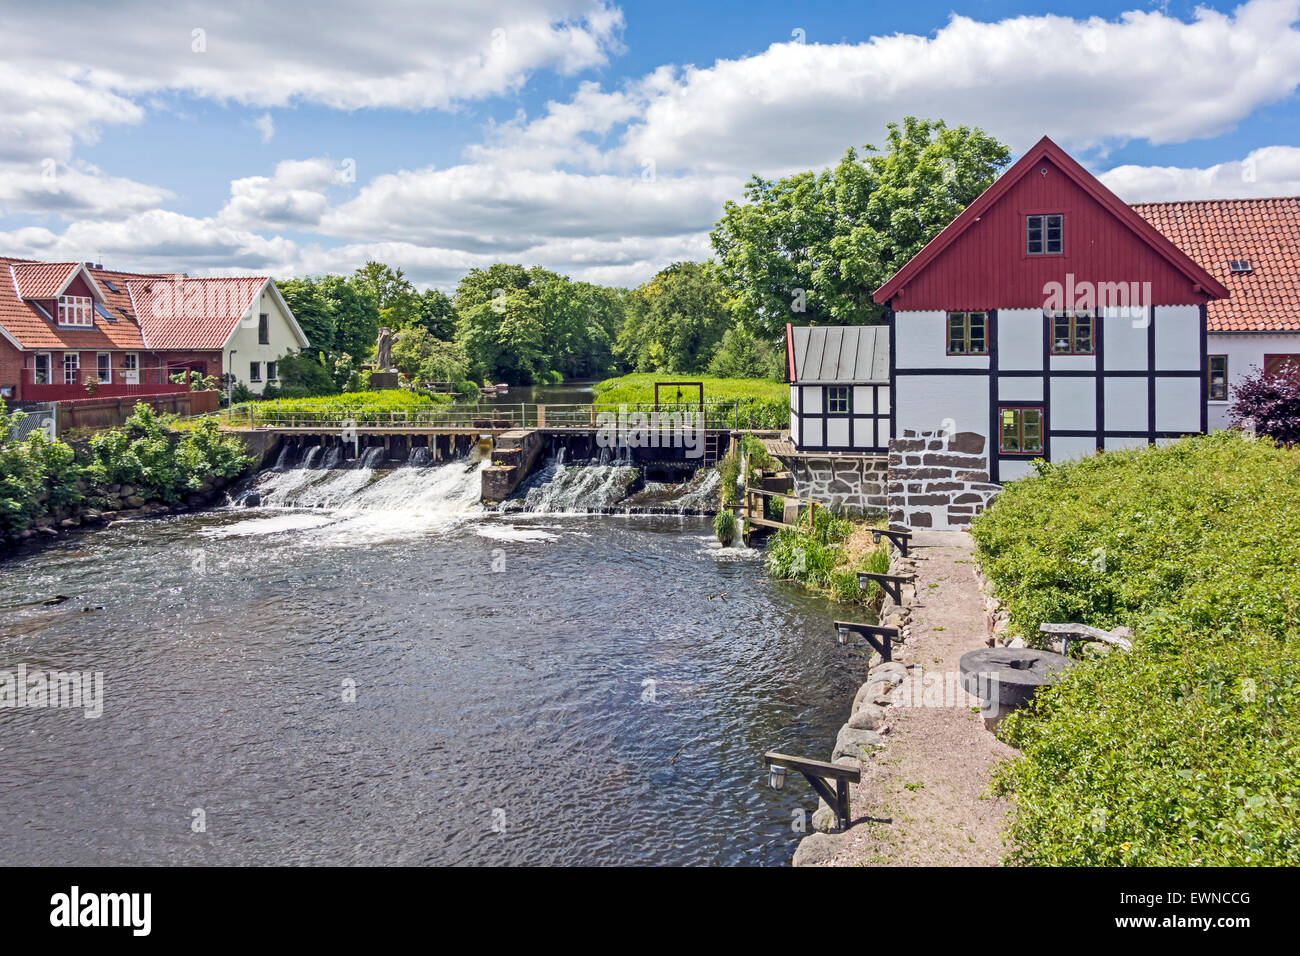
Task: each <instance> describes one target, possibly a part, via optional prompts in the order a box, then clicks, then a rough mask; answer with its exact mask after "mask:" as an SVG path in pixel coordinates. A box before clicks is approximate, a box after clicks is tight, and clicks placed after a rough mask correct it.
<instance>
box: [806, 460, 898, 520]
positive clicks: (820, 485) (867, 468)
mask: <svg viewBox="0 0 1300 956" xmlns="http://www.w3.org/2000/svg"><path fill="white" fill-rule="evenodd" d="M788 464H789V466H790V474H791V475H792V476H793V477H794V493H795V494H796V495H798V496H799V497H800V498H810V499H812V500H813V501H820V502H824V503H825V504H828V505H830V508H831V510H832V511H834V512H836V513H838V514H854V515H861V514H868V513H870V512H873V511H884V510H886V509H887V508H888V507H889V492H888V488H887V484H888V471H889V460H888V459H887V458H886V457H885V456H884V455H827V456H826V457H824V458H794V459H791V461H790V462H789V463H788Z"/></svg>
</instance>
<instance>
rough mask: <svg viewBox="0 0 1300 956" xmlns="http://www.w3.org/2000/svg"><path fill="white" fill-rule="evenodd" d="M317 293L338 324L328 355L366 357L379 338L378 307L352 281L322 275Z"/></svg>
mask: <svg viewBox="0 0 1300 956" xmlns="http://www.w3.org/2000/svg"><path fill="white" fill-rule="evenodd" d="M320 287H321V292H322V293H323V294H324V295H325V296H326V298H327V299H328V300H329V301H330V305H331V308H332V309H333V311H334V316H335V321H336V322H337V325H338V334H337V336H335V339H334V341H333V342H332V343H331V345H330V347H329V349H328V350H327V351H329V352H347V353H348V354H349V355H359V356H370V355H372V354H373V353H374V350H375V339H376V338H377V337H378V335H379V325H380V316H379V306H378V304H377V303H376V301H375V300H374V299H373V298H372V297H371V296H370V295H369V294H368V293H367V292H366V291H365V289H364V288H363V287H362V286H361V284H360V283H359V282H358V281H356V280H355V279H351V278H344V277H343V276H323V277H322V278H321V280H320Z"/></svg>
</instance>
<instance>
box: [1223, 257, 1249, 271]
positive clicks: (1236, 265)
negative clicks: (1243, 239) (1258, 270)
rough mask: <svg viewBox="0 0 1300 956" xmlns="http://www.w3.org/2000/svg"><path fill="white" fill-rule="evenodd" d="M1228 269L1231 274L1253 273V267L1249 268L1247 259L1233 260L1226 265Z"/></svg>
mask: <svg viewBox="0 0 1300 956" xmlns="http://www.w3.org/2000/svg"><path fill="white" fill-rule="evenodd" d="M1228 268H1229V269H1231V270H1232V271H1233V272H1253V271H1255V270H1254V267H1253V266H1251V264H1250V260H1249V259H1233V260H1232V262H1230V263H1228Z"/></svg>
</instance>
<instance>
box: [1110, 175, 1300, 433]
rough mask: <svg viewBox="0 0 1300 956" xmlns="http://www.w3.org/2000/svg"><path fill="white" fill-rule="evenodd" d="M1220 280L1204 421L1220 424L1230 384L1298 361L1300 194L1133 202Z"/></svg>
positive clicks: (1213, 307)
mask: <svg viewBox="0 0 1300 956" xmlns="http://www.w3.org/2000/svg"><path fill="white" fill-rule="evenodd" d="M1133 208H1134V209H1135V210H1136V211H1137V212H1138V214H1139V215H1141V216H1142V217H1143V218H1144V219H1146V220H1147V221H1148V222H1150V223H1151V225H1153V226H1155V227H1156V228H1157V229H1159V230H1160V231H1161V232H1162V233H1164V235H1166V236H1168V237H1169V239H1170V240H1172V241H1173V243H1174V245H1176V246H1178V248H1180V249H1182V250H1183V251H1184V252H1186V253H1187V254H1188V255H1189V256H1191V257H1192V258H1194V259H1195V260H1196V261H1197V262H1199V263H1200V264H1201V265H1202V266H1204V267H1205V269H1206V271H1208V272H1209V273H1210V274H1211V275H1213V276H1214V277H1215V278H1216V279H1218V280H1219V281H1220V282H1222V283H1223V285H1224V286H1225V287H1226V288H1227V289H1228V291H1229V292H1230V293H1231V295H1230V296H1229V297H1228V298H1226V299H1216V300H1214V301H1212V302H1210V303H1209V305H1208V307H1207V312H1206V319H1207V322H1208V327H1209V338H1208V343H1207V351H1208V355H1207V359H1206V364H1207V367H1208V370H1209V386H1208V392H1207V395H1206V400H1207V402H1208V405H1209V422H1208V424H1209V427H1210V428H1226V427H1227V426H1228V424H1229V417H1228V410H1229V407H1230V405H1231V400H1232V389H1233V387H1234V386H1235V385H1237V384H1238V383H1240V382H1241V381H1242V380H1243V379H1245V378H1247V377H1249V376H1250V375H1252V374H1255V373H1256V372H1257V371H1258V370H1265V371H1271V370H1272V369H1274V368H1276V367H1277V366H1278V365H1280V364H1282V363H1283V362H1287V361H1294V362H1296V363H1297V364H1300V197H1296V196H1289V197H1284V198H1278V199H1209V200H1196V201H1192V202H1164V203H1141V204H1138V205H1135V206H1134V207H1133Z"/></svg>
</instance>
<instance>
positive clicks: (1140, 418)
mask: <svg viewBox="0 0 1300 956" xmlns="http://www.w3.org/2000/svg"><path fill="white" fill-rule="evenodd" d="M1105 430H1106V431H1108V432H1135V431H1141V432H1144V431H1146V430H1147V380H1146V379H1145V378H1107V379H1106V421H1105Z"/></svg>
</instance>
